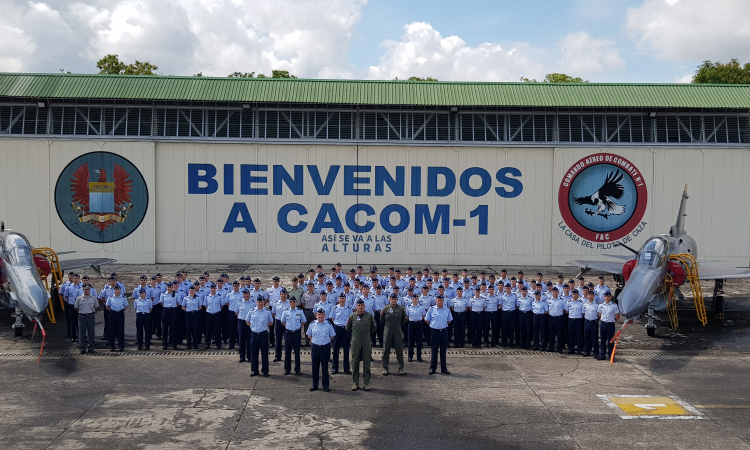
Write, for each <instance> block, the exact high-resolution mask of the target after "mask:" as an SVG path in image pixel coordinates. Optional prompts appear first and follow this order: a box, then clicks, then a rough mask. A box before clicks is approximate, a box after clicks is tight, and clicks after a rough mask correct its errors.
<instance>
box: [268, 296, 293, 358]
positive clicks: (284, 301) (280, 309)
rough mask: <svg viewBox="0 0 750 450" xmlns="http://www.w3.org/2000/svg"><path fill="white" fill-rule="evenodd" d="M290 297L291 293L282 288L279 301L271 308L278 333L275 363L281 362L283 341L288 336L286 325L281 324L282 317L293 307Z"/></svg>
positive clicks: (276, 336)
mask: <svg viewBox="0 0 750 450" xmlns="http://www.w3.org/2000/svg"><path fill="white" fill-rule="evenodd" d="M288 297H289V293H288V292H287V290H286V288H283V287H282V288H280V289H279V299H278V300H276V301H275V302H274V303H273V304H272V306H271V314H273V318H274V320H275V325H274V329H275V330H274V332H275V333H276V335H275V339H276V342H275V344H276V345H275V347H274V349H275V351H276V353H275V357H274V358H273V362H278V361H281V349H282V345H281V340H282V339H283V338H284V335H285V334H286V328H284V325H283V324H282V323H281V316H282V315H283V314H284V311H286V310H288V309H289V308H290V307H291V305H290V303H289V298H288Z"/></svg>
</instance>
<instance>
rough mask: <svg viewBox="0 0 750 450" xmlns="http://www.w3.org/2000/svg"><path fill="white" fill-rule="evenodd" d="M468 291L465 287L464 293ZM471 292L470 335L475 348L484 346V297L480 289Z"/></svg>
mask: <svg viewBox="0 0 750 450" xmlns="http://www.w3.org/2000/svg"><path fill="white" fill-rule="evenodd" d="M466 281H468V280H466ZM467 284H468V283H467ZM466 292H467V290H466V288H464V295H466ZM470 292H471V298H469V309H471V316H470V322H469V337H470V338H471V346H472V347H473V348H479V347H481V346H482V331H483V329H484V297H482V296H481V294H480V292H479V290H478V289H477V290H470Z"/></svg>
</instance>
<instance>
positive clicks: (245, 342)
mask: <svg viewBox="0 0 750 450" xmlns="http://www.w3.org/2000/svg"><path fill="white" fill-rule="evenodd" d="M237 338H238V339H239V344H240V361H250V327H249V326H247V324H246V323H245V321H244V320H238V321H237Z"/></svg>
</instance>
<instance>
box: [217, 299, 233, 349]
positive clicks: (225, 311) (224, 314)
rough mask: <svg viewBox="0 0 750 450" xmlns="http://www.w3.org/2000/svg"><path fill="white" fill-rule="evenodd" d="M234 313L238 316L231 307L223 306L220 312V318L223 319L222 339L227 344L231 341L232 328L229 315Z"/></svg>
mask: <svg viewBox="0 0 750 450" xmlns="http://www.w3.org/2000/svg"><path fill="white" fill-rule="evenodd" d="M230 315H232V316H234V317H235V319H236V318H237V316H235V315H234V313H233V312H231V311H229V307H226V306H225V307H223V308H221V311H220V312H219V318H220V320H221V341H222V342H224V343H225V344H226V343H227V342H228V341H229V333H230V332H231V331H230V330H231V329H232V328H231V327H230V326H229V316H230Z"/></svg>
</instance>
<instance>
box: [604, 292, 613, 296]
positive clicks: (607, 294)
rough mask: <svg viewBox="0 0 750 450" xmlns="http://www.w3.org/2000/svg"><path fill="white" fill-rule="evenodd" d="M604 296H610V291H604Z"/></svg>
mask: <svg viewBox="0 0 750 450" xmlns="http://www.w3.org/2000/svg"><path fill="white" fill-rule="evenodd" d="M604 296H605V297H610V296H612V293H611V292H605V293H604Z"/></svg>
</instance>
